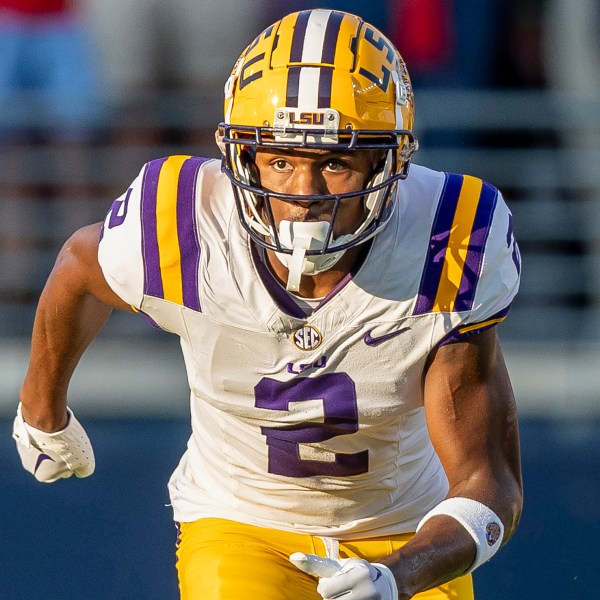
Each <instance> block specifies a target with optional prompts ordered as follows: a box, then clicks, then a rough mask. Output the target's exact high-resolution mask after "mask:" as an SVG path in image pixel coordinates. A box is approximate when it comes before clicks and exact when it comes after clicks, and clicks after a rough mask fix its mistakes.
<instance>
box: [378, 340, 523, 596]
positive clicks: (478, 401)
mask: <svg viewBox="0 0 600 600" xmlns="http://www.w3.org/2000/svg"><path fill="white" fill-rule="evenodd" d="M424 394H425V400H424V401H425V411H426V417H427V426H428V429H429V433H430V436H431V439H432V442H433V445H434V447H435V450H436V452H437V453H438V455H439V457H440V460H441V462H442V464H443V467H444V470H445V472H446V474H447V477H448V480H449V485H450V489H449V492H448V496H447V497H448V498H453V499H457V498H459V499H461V500H458V501H457V500H453V502H451V503H446V505H445V506H446V507H448V508H447V509H445V508H444V507H442V505H440V507H439V508H440V512H449V513H453V512H454V511H456V512H457V514H458V516H459V517H460V519H461V520H462V521H463V524H461V522H459V520H457V519H456V517H455V516H448V515H447V514H438V515H435V516H432V517H431V518H428V519H425V520H424V522H422V523H423V524H422V526H421V527H420V529H419V531H418V533H417V534H416V535H415V537H414V538H413V539H412V540H411V542H410V543H409V544H407V545H406V546H405V547H404V548H403V549H401V550H400V551H399V552H397V553H396V554H395V555H392V556H390V557H388V558H386V559H384V560H382V563H385V564H386V565H387V566H388V567H389V568H390V569H391V570H392V572H393V573H394V575H395V578H396V580H397V582H398V584H399V590H400V592H401V594H400V597H403V596H402V593H403V592H406V593H407V594H408V595H406V596H404V597H407V598H410V597H411V594H415V593H417V592H419V591H421V590H424V589H428V588H431V587H434V586H436V585H439V584H441V583H443V582H446V581H449V580H451V579H453V578H455V577H457V576H460V575H462V574H464V573H465V572H467V571H469V570H470V569H472V568H473V565H474V564H475V563H476V560H478V559H482V558H483V559H485V558H486V556H485V553H486V552H487V551H489V550H490V548H491V547H492V545H493V543H490V542H493V541H494V534H495V533H497V531H495V528H492V529H491V530H490V531H488V532H486V531H485V527H486V521H487V520H488V517H489V513H486V512H485V510H483V509H485V508H488V509H489V510H491V511H493V513H495V515H496V516H497V517H498V518H499V519H500V521H501V524H502V525H503V527H504V534H503V538H502V540H501V541H500V540H498V542H497V544H498V546H499V545H500V543H505V542H506V541H508V539H510V537H511V536H512V534H513V533H514V531H515V529H516V527H517V525H518V522H519V517H520V514H521V508H522V481H521V469H520V451H519V434H518V425H517V414H516V407H515V402H514V397H513V392H512V387H511V384H510V381H509V377H508V373H507V370H506V366H505V363H504V359H503V356H502V352H501V350H500V346H499V343H498V339H497V335H496V332H495V329H489V330H487V331H485V332H483V333H480V334H478V335H474V336H472V337H471V338H469V339H468V340H466V341H463V342H459V343H454V344H448V345H445V346H441V347H439V348H437V349H436V350H434V352H433V355H432V357H431V359H430V362H429V364H428V367H427V371H426V374H425V381H424ZM462 499H466V500H467V502H464V500H462ZM470 500H474V501H475V503H472V506H469V501H470ZM480 509H482V510H480ZM469 511H471V514H469ZM480 517H481V518H480ZM465 519H466V521H469V519H470V520H471V525H472V526H474V527H477V528H479V530H478V531H475V533H479V537H480V540H481V539H482V541H483V545H481V544H480V546H481V547H479V548H478V546H477V544H476V543H475V540H474V537H473V534H472V533H471V534H470V533H469V532H468V531H467V529H466V528H465V526H464V522H465ZM467 524H468V523H467ZM486 533H487V534H488V536H489V537H490V539H489V542H488V541H487V540H486V539H485V538H486ZM487 544H489V546H490V547H489V548H487V547H486V545H487ZM482 552H483V554H482Z"/></svg>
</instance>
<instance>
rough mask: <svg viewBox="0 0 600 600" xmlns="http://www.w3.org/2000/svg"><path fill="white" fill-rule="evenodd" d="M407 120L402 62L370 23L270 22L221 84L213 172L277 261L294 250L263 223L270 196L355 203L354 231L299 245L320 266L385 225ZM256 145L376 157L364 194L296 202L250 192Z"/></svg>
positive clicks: (405, 157)
mask: <svg viewBox="0 0 600 600" xmlns="http://www.w3.org/2000/svg"><path fill="white" fill-rule="evenodd" d="M413 120H414V99H413V91H412V87H411V84H410V79H409V76H408V72H407V69H406V65H405V64H404V61H403V60H402V57H401V56H400V54H399V53H398V51H397V50H396V48H395V47H394V46H393V45H392V43H391V42H390V41H389V40H388V39H387V38H386V37H385V36H384V35H383V34H382V33H381V32H380V31H378V30H377V29H376V28H375V27H373V26H372V25H369V24H368V23H365V22H364V21H363V20H362V19H360V18H359V17H357V16H355V15H352V14H349V13H346V12H340V11H334V10H324V9H317V10H304V11H300V12H296V13H293V14H290V15H288V16H286V17H284V18H283V19H281V20H280V21H278V22H276V23H275V24H273V25H271V26H270V27H269V28H267V29H266V30H265V31H263V32H262V33H261V34H260V35H259V36H258V37H257V38H256V39H255V40H254V41H253V42H252V43H251V44H250V45H249V46H248V47H247V48H246V49H245V50H244V52H243V53H242V54H241V56H240V57H239V59H238V60H237V62H236V64H235V66H234V68H233V71H232V73H231V75H230V77H229V79H228V80H227V83H226V85H225V120H224V122H223V123H221V124H220V125H219V129H218V132H217V141H218V143H219V146H220V147H221V150H222V151H223V155H224V156H223V170H224V172H225V173H226V174H227V175H228V176H229V178H230V179H231V181H232V183H233V188H234V193H235V195H236V202H237V206H238V210H239V213H240V217H241V220H242V223H243V225H244V227H245V228H246V230H247V231H248V233H249V234H250V236H251V237H252V238H253V239H254V240H255V241H256V242H257V243H258V244H260V245H261V246H263V247H266V248H271V249H273V250H276V251H277V255H278V256H280V255H282V254H283V255H285V254H288V255H289V254H292V253H293V250H294V248H293V247H290V244H289V243H285V241H282V239H281V232H280V231H278V228H277V227H276V226H275V223H273V222H272V218H271V210H270V207H269V201H270V198H272V197H276V198H280V199H283V200H296V201H298V200H299V199H301V200H302V201H309V200H313V199H314V200H319V201H323V200H331V201H333V202H340V201H341V200H342V199H344V198H347V197H355V198H356V197H362V198H363V200H364V202H365V206H366V209H367V210H366V217H365V221H364V222H363V223H362V224H361V225H360V227H359V228H358V229H357V230H356V231H355V232H353V233H352V234H349V235H344V236H342V237H341V238H339V239H337V240H334V239H333V224H332V223H331V224H329V228H328V230H327V231H325V232H324V235H323V237H324V239H323V240H321V243H316V244H313V245H312V246H311V247H310V248H306V249H305V254H306V256H307V257H309V256H316V255H320V256H321V259H320V263H321V264H320V265H317V267H315V268H316V270H313V272H318V271H319V270H324V268H329V267H330V266H331V265H332V264H333V262H335V260H337V258H339V256H341V253H342V252H343V251H344V250H345V249H346V248H348V247H350V246H353V245H355V244H357V243H360V242H363V241H365V240H366V239H368V238H370V237H372V236H373V235H374V234H375V233H377V232H378V231H379V229H380V228H381V227H382V226H383V225H384V224H385V223H386V221H387V220H388V219H389V217H390V215H391V212H392V209H393V205H394V202H393V201H392V200H391V199H392V198H393V197H394V194H392V193H391V192H392V190H393V189H394V188H395V184H396V182H397V181H398V180H399V179H403V178H405V177H406V176H407V174H408V167H409V163H410V160H411V157H412V155H413V153H414V151H415V150H416V149H417V143H416V140H415V138H414V135H413V132H412V129H413ZM257 146H265V147H284V148H287V149H289V148H295V147H297V148H306V147H310V148H323V149H330V150H346V151H347V150H348V149H351V150H361V149H381V150H385V151H386V152H385V154H386V159H385V160H383V161H382V162H381V165H380V167H378V170H377V172H376V173H374V175H373V177H372V179H371V180H370V182H369V184H368V187H367V188H366V189H364V190H361V191H359V192H353V193H351V194H343V195H329V196H323V195H315V196H301V197H299V196H294V195H286V194H277V193H274V192H270V191H269V192H267V191H265V190H264V189H262V188H261V187H260V182H259V181H258V176H257V173H256V169H254V168H252V163H253V160H252V157H253V152H254V150H255V148H256V147H257ZM335 212H336V210H335V209H334V211H333V214H335ZM313 246H314V247H313ZM325 255H329V256H325ZM332 255H335V256H332ZM332 260H333V262H332ZM323 266H324V268H322V267H323ZM311 268H312V267H310V266H309V271H308V272H311V271H310V269H311ZM304 272H306V271H304Z"/></svg>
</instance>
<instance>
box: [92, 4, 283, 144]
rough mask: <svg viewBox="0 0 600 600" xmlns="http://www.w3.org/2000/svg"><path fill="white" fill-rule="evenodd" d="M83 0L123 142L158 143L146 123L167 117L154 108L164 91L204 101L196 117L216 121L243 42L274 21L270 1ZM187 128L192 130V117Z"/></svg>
mask: <svg viewBox="0 0 600 600" xmlns="http://www.w3.org/2000/svg"><path fill="white" fill-rule="evenodd" d="M84 1H85V2H86V3H87V5H88V8H89V10H90V13H91V15H92V22H93V24H94V27H95V34H96V36H97V38H98V40H99V42H100V51H101V57H102V65H103V69H104V75H105V78H106V80H107V83H108V92H109V95H110V98H111V102H112V104H113V106H114V107H115V108H116V110H117V112H118V114H119V116H120V118H121V119H123V120H124V124H125V125H126V127H127V129H126V131H125V135H124V136H122V137H123V138H124V139H122V141H132V142H146V143H147V142H153V141H157V140H156V139H155V138H154V137H153V135H150V136H148V135H146V134H152V133H153V132H152V131H151V130H149V129H148V125H149V124H150V125H152V123H153V122H154V123H155V124H156V123H157V122H158V120H159V119H163V120H164V117H165V116H167V117H168V116H169V115H164V114H162V115H159V114H157V113H153V112H152V110H149V109H153V108H156V107H155V106H154V105H153V103H152V100H153V99H154V98H155V97H156V93H157V92H159V91H160V92H162V93H163V94H164V93H165V92H168V93H167V97H169V96H176V99H177V98H181V97H184V96H185V95H190V96H192V97H199V98H200V99H202V98H206V99H207V100H208V101H207V102H205V103H203V105H201V106H198V107H197V116H198V117H200V119H199V120H200V121H201V123H207V122H211V123H212V122H218V121H219V119H220V118H221V117H222V114H221V106H222V104H221V99H222V95H223V82H224V81H225V80H226V79H227V76H228V75H229V71H230V70H231V65H232V64H233V63H234V62H235V59H236V58H237V56H238V55H239V54H240V53H241V51H242V50H243V49H244V48H243V44H244V42H243V40H246V39H248V37H249V35H250V33H251V32H252V33H253V32H255V31H256V30H260V28H261V27H263V26H264V27H266V26H267V25H268V24H269V23H270V22H271V20H272V15H271V12H270V11H269V10H267V9H268V8H269V7H270V6H271V2H272V0H227V1H226V2H224V1H222V0H170V1H168V2H165V1H164V0H127V1H126V2H123V1H122V0H84ZM172 110H178V105H177V102H175V103H174V106H173V109H172ZM207 111H208V114H207ZM171 116H172V115H171ZM192 120H193V119H192ZM185 129H186V131H185V133H186V134H189V133H190V130H191V129H192V128H191V127H190V120H189V119H188V120H187V122H186V127H185ZM192 133H193V132H192ZM211 135H212V134H211Z"/></svg>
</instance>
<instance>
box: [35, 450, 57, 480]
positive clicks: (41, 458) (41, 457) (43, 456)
mask: <svg viewBox="0 0 600 600" xmlns="http://www.w3.org/2000/svg"><path fill="white" fill-rule="evenodd" d="M45 460H51V461H52V462H54V459H53V458H52V457H50V456H48V455H47V454H40V455H39V456H38V459H37V462H36V463H35V469H33V474H34V475H35V474H36V473H37V470H38V469H39V468H40V466H41V464H42V463H43V462H44V461H45Z"/></svg>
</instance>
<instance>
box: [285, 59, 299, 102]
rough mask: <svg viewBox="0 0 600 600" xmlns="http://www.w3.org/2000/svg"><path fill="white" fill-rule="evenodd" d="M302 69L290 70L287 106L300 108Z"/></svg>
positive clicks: (286, 97)
mask: <svg viewBox="0 0 600 600" xmlns="http://www.w3.org/2000/svg"><path fill="white" fill-rule="evenodd" d="M301 71H302V67H290V68H289V69H288V80H287V90H286V96H285V105H286V106H289V107H298V94H299V93H300V72H301Z"/></svg>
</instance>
